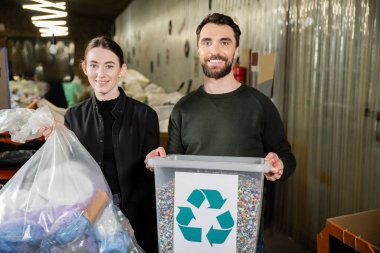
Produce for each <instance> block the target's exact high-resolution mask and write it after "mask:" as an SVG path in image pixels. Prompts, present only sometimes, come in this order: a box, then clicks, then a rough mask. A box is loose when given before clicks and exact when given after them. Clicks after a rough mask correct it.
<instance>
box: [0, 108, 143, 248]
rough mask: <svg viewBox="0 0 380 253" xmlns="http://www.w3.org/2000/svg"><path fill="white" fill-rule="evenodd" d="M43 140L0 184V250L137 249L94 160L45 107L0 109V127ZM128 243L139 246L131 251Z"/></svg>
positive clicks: (21, 139)
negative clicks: (45, 133)
mask: <svg viewBox="0 0 380 253" xmlns="http://www.w3.org/2000/svg"><path fill="white" fill-rule="evenodd" d="M41 127H53V131H52V133H51V134H50V136H49V137H48V139H47V140H46V142H45V144H44V145H43V146H42V147H41V148H40V149H39V150H37V152H36V153H35V154H34V155H33V156H32V157H31V158H30V159H29V160H28V161H27V162H26V163H25V164H24V165H23V166H22V167H21V168H20V169H19V170H18V172H17V173H16V174H15V175H14V176H13V177H12V178H11V179H10V180H9V181H8V183H7V184H6V185H5V186H4V187H3V188H2V189H1V190H0V252H2V253H8V252H28V253H33V252H39V253H40V252H42V253H45V252H54V253H60V252H65V253H66V252H89V253H92V252H102V253H107V252H114V253H118V252H120V253H121V252H123V253H125V252H138V253H143V251H142V250H140V249H141V248H139V246H138V244H137V242H136V241H135V240H134V236H133V233H130V231H128V226H130V225H129V222H128V220H127V219H126V217H125V216H124V215H123V214H122V213H121V211H120V210H119V209H118V208H117V207H116V206H115V205H114V204H113V202H112V197H111V196H112V195H111V192H110V189H109V186H108V184H107V182H106V180H105V178H104V176H103V174H102V172H101V170H100V168H99V166H98V164H97V163H96V161H95V160H94V159H93V158H92V157H91V155H90V154H89V153H88V152H87V150H86V149H85V148H84V147H83V146H82V144H81V143H80V142H79V140H78V139H77V137H76V136H75V135H74V133H73V132H71V131H70V130H68V129H67V128H66V127H64V126H63V125H59V124H57V125H55V123H54V119H53V115H52V114H51V112H50V111H49V109H48V108H47V107H43V108H39V109H37V110H30V109H24V108H19V109H11V110H1V111H0V131H1V132H4V131H9V132H10V134H11V135H12V140H14V141H19V142H24V141H25V140H28V139H32V138H35V137H36V136H38V130H39V129H40V128H41ZM133 248H135V249H138V250H139V251H132V250H133Z"/></svg>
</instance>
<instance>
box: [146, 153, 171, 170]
mask: <svg viewBox="0 0 380 253" xmlns="http://www.w3.org/2000/svg"><path fill="white" fill-rule="evenodd" d="M153 157H166V151H165V149H164V148H163V147H158V148H156V149H155V150H152V151H150V153H149V154H147V155H146V158H145V161H144V162H145V167H146V168H147V169H148V170H150V171H154V167H149V165H148V159H149V158H153Z"/></svg>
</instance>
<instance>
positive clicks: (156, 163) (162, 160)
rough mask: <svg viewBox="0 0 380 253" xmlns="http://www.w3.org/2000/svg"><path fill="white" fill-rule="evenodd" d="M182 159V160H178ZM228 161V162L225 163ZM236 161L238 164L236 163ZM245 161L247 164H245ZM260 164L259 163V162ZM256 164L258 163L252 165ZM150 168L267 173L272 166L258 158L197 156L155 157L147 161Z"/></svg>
mask: <svg viewBox="0 0 380 253" xmlns="http://www.w3.org/2000/svg"><path fill="white" fill-rule="evenodd" d="M178 158H180V159H178ZM186 158H199V159H213V158H217V159H220V160H222V161H207V160H203V161H202V160H187V159H186ZM223 160H227V161H223ZM234 160H236V162H235V161H234ZM244 161H245V162H244ZM249 161H250V162H249ZM258 161H259V162H260V163H257V162H258ZM252 162H256V163H252ZM147 164H148V166H149V167H154V168H183V169H198V170H222V171H237V172H260V173H267V172H269V170H270V168H271V167H270V165H269V164H265V163H264V159H263V158H258V157H223V156H197V155H168V156H166V157H153V158H148V159H147Z"/></svg>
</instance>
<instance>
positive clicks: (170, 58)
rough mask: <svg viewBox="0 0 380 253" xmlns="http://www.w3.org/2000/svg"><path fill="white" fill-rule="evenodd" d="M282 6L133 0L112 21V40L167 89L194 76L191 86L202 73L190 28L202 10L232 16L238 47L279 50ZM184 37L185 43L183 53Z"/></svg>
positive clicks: (226, 0) (228, 0)
mask: <svg viewBox="0 0 380 253" xmlns="http://www.w3.org/2000/svg"><path fill="white" fill-rule="evenodd" d="M286 6H287V5H286V3H285V1H283V0H274V1H251V0H245V1H237V0H220V1H205V0H174V1H173V0H163V1H156V0H145V1H139V0H135V1H133V2H132V4H131V5H130V6H129V7H128V8H127V9H126V10H125V11H124V12H123V13H122V14H121V15H120V16H119V17H118V19H117V20H116V37H115V39H116V40H117V41H118V42H120V44H121V45H122V47H123V49H124V51H125V52H126V57H127V60H128V66H129V67H130V68H134V69H138V70H139V71H141V72H142V73H143V74H144V75H146V76H148V77H149V78H150V79H152V80H154V81H155V82H156V83H158V84H161V85H162V86H163V87H165V88H166V89H167V90H168V91H173V90H175V89H176V88H177V87H178V86H179V84H180V83H182V82H185V83H186V84H187V83H188V82H189V80H193V89H195V88H196V87H198V86H199V85H200V84H201V82H202V76H203V73H202V69H201V67H200V65H199V63H198V58H197V57H198V55H197V48H196V35H195V30H196V28H197V26H198V24H199V23H200V22H201V20H202V19H203V18H204V17H205V16H206V15H207V14H209V13H212V12H222V13H225V14H228V15H230V16H232V17H233V18H234V19H235V20H236V22H237V23H238V24H239V25H240V27H241V30H242V36H241V45H240V52H241V50H242V49H243V48H250V49H253V50H255V51H260V52H262V53H270V52H278V51H279V50H280V46H281V42H282V40H281V38H284V34H285V23H284V20H285V15H286V13H285V10H286ZM210 7H211V9H210ZM170 22H171V24H172V29H171V30H172V31H171V34H169V23H170ZM186 41H188V43H189V45H190V53H189V55H188V57H186V56H185V50H184V48H185V43H186ZM174 66H175V67H174ZM152 67H153V68H152Z"/></svg>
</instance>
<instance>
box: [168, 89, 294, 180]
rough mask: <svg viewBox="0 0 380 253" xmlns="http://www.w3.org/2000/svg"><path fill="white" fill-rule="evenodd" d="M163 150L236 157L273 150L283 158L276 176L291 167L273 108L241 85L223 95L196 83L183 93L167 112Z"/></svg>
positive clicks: (261, 95)
mask: <svg viewBox="0 0 380 253" xmlns="http://www.w3.org/2000/svg"><path fill="white" fill-rule="evenodd" d="M167 152H168V154H187V155H213V156H238V157H265V156H266V155H267V154H268V153H269V152H274V153H276V154H277V155H278V156H279V157H280V159H281V160H282V162H283V163H284V174H283V176H282V177H281V180H285V179H286V178H287V177H288V176H289V175H290V174H291V173H292V172H293V171H294V169H295V166H296V160H295V157H294V155H293V154H292V152H291V148H290V144H289V142H288V141H287V137H286V134H285V130H284V126H283V123H282V121H281V118H280V115H279V113H278V111H277V109H276V107H275V106H274V104H273V103H272V101H271V100H270V99H269V98H268V97H266V96H265V95H264V94H262V93H260V92H259V91H258V90H256V89H254V88H251V87H248V86H246V85H241V86H240V87H239V88H238V89H236V90H234V91H232V92H229V93H224V94H208V93H206V92H205V91H204V88H203V86H201V87H199V89H197V90H196V91H193V92H192V93H190V94H188V95H187V96H185V97H183V98H182V99H181V100H180V101H179V102H178V103H177V104H176V105H175V106H174V109H173V111H172V114H171V116H170V122H169V142H168V147H167Z"/></svg>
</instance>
